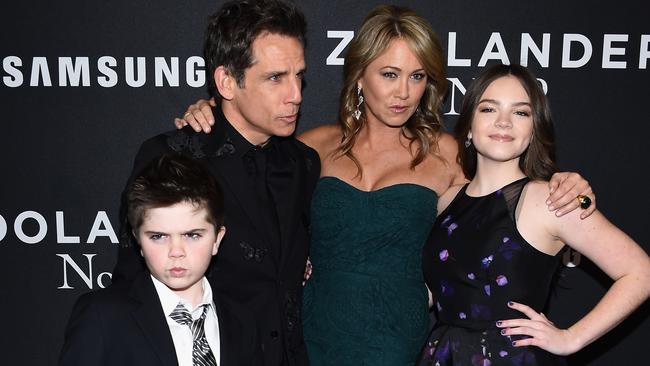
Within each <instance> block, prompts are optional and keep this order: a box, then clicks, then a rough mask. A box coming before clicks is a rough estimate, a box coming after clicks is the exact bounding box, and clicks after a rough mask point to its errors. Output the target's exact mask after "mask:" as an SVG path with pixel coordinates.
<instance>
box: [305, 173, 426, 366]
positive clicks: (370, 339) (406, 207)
mask: <svg viewBox="0 0 650 366" xmlns="http://www.w3.org/2000/svg"><path fill="white" fill-rule="evenodd" d="M437 200H438V196H437V195H436V193H435V192H434V191H432V190H430V189H428V188H426V187H423V186H420V185H416V184H409V183H406V184H396V185H392V186H388V187H385V188H382V189H379V190H377V191H372V192H365V191H361V190H359V189H357V188H354V187H353V186H351V185H349V184H347V183H345V182H344V181H342V180H340V179H338V178H334V177H323V178H321V179H320V180H319V182H318V185H317V186H316V190H315V192H314V196H313V199H312V224H311V238H312V240H311V249H310V257H311V261H312V264H313V267H314V272H313V275H312V277H311V278H310V279H309V281H308V282H307V285H306V287H305V293H304V298H303V326H304V334H305V342H306V344H307V351H308V353H309V360H310V364H311V366H323V365H336V366H346V365H354V366H360V365H372V366H382V365H385V366H402V365H403V366H407V365H408V366H412V365H413V364H414V363H415V361H416V360H417V357H418V354H419V351H420V349H421V348H422V345H423V344H424V342H425V340H426V338H427V332H428V330H429V315H428V311H427V310H428V296H427V291H426V287H425V284H424V278H423V275H422V265H421V264H422V247H423V246H424V243H425V241H426V239H427V236H428V234H429V231H430V229H431V226H432V225H433V222H434V221H435V218H436V206H437Z"/></svg>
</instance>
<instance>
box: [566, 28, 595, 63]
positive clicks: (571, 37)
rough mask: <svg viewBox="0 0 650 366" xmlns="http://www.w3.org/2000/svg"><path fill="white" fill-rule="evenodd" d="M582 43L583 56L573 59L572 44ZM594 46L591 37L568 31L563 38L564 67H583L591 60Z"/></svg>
mask: <svg viewBox="0 0 650 366" xmlns="http://www.w3.org/2000/svg"><path fill="white" fill-rule="evenodd" d="M576 42H577V43H579V44H581V45H582V50H583V52H582V56H580V58H578V59H577V60H572V59H571V45H572V44H575V43H576ZM592 53H593V48H592V46H591V41H589V38H587V37H585V36H583V35H582V34H577V33H567V34H565V35H564V39H563V40H562V68H566V69H573V68H578V67H582V66H584V65H586V64H587V62H589V60H590V59H591V54H592Z"/></svg>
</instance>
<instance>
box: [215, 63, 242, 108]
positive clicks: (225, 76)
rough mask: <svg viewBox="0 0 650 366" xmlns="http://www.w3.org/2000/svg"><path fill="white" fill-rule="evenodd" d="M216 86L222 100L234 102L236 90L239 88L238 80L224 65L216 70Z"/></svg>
mask: <svg viewBox="0 0 650 366" xmlns="http://www.w3.org/2000/svg"><path fill="white" fill-rule="evenodd" d="M214 84H215V86H216V88H217V91H219V95H221V98H223V99H225V100H232V98H233V96H234V91H235V88H236V87H237V80H235V78H234V77H233V76H232V75H230V73H229V72H228V70H226V68H225V67H224V66H223V65H221V66H219V67H217V68H216V69H215V70H214Z"/></svg>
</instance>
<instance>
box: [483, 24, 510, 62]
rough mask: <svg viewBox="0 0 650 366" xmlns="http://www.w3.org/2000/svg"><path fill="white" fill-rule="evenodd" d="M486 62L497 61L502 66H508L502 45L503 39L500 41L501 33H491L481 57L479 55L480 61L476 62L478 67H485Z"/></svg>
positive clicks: (506, 55)
mask: <svg viewBox="0 0 650 366" xmlns="http://www.w3.org/2000/svg"><path fill="white" fill-rule="evenodd" d="M495 48H496V50H495ZM488 60H499V61H501V63H502V64H504V65H510V60H509V59H508V53H507V52H506V46H505V45H504V44H503V39H501V33H499V32H492V35H491V36H490V39H489V40H488V42H487V44H486V45H485V49H484V50H483V55H481V59H480V60H479V61H478V66H480V67H483V66H485V65H486V64H487V62H488Z"/></svg>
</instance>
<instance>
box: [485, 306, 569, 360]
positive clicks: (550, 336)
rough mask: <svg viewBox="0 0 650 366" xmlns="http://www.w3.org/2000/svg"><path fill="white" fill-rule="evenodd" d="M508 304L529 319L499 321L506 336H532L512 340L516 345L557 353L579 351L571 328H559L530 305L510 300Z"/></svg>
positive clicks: (498, 323)
mask: <svg viewBox="0 0 650 366" xmlns="http://www.w3.org/2000/svg"><path fill="white" fill-rule="evenodd" d="M508 306H509V307H510V308H512V309H515V310H518V311H520V312H522V313H524V315H526V316H527V317H528V319H509V320H500V321H497V327H499V328H502V329H501V334H502V335H503V336H504V337H505V336H513V335H524V336H529V337H530V338H525V339H519V340H516V341H513V342H512V345H513V346H515V347H524V346H537V347H539V348H541V349H543V350H546V351H548V352H550V353H553V354H556V355H561V356H565V355H569V354H572V353H575V352H577V351H578V350H579V349H580V347H579V346H578V345H577V340H576V339H575V337H573V336H572V334H571V331H570V330H569V329H559V328H557V327H556V326H555V325H554V324H553V322H551V321H550V320H548V318H546V316H545V315H544V314H542V313H537V312H536V311H535V310H533V309H532V308H531V307H530V306H527V305H524V304H520V303H516V302H512V301H511V302H509V303H508Z"/></svg>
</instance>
